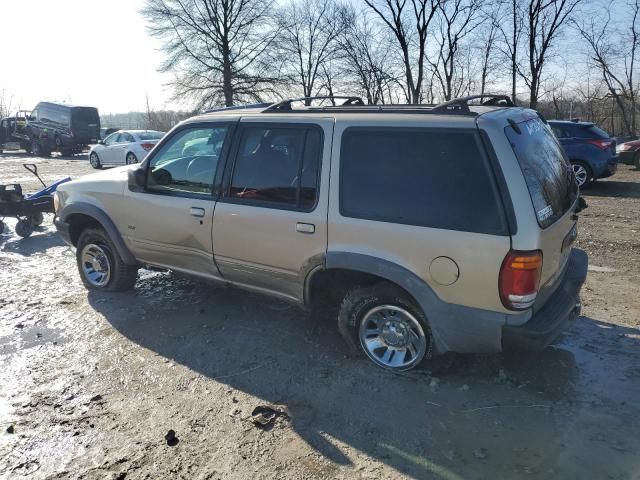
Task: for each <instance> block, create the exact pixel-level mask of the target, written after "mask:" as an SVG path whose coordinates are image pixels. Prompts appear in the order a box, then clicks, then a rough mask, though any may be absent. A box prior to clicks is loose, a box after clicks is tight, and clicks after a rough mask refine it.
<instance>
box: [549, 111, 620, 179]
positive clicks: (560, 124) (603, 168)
mask: <svg viewBox="0 0 640 480" xmlns="http://www.w3.org/2000/svg"><path fill="white" fill-rule="evenodd" d="M549 126H550V127H551V129H552V130H553V133H555V135H556V137H558V139H559V140H560V143H561V144H562V146H563V147H564V150H565V152H566V154H567V157H568V158H569V161H570V162H571V165H572V166H573V171H574V173H575V175H576V180H577V181H578V185H579V186H580V187H581V188H584V187H587V186H588V185H589V184H590V183H591V182H592V181H593V180H596V179H598V178H606V177H610V176H611V175H613V174H614V173H615V172H616V170H617V169H618V155H617V153H616V141H615V140H614V139H613V138H611V137H609V134H608V133H607V132H605V131H604V130H602V129H601V128H600V127H598V126H596V125H595V124H593V123H590V122H577V121H568V120H549Z"/></svg>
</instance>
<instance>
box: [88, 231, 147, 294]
mask: <svg viewBox="0 0 640 480" xmlns="http://www.w3.org/2000/svg"><path fill="white" fill-rule="evenodd" d="M76 260H77V264H78V272H79V273H80V278H81V279H82V283H84V285H85V287H87V288H88V289H91V290H101V291H107V292H121V291H125V290H130V289H132V288H133V286H134V285H135V283H136V279H137V277H138V266H137V265H127V264H126V263H124V261H123V260H122V257H120V254H118V250H117V249H116V247H115V245H114V243H113V242H112V241H111V238H109V235H108V234H107V232H105V231H104V230H103V229H102V228H88V229H86V230H84V231H83V232H82V233H81V234H80V237H79V238H78V244H77V245H76Z"/></svg>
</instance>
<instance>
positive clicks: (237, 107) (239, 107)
mask: <svg viewBox="0 0 640 480" xmlns="http://www.w3.org/2000/svg"><path fill="white" fill-rule="evenodd" d="M271 105H273V103H270V102H267V103H265V102H262V103H251V104H249V105H234V106H233V107H219V108H209V109H207V110H205V111H203V112H202V113H213V112H224V111H225V110H243V109H245V108H266V107H269V106H271Z"/></svg>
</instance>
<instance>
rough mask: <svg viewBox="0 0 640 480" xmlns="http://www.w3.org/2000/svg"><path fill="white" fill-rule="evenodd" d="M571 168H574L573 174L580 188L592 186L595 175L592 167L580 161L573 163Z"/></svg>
mask: <svg viewBox="0 0 640 480" xmlns="http://www.w3.org/2000/svg"><path fill="white" fill-rule="evenodd" d="M571 166H572V167H573V174H574V175H575V177H576V182H577V183H578V187H580V188H587V187H588V186H589V185H591V182H592V179H593V173H592V172H591V167H589V165H587V164H586V163H584V162H581V161H580V160H573V161H571Z"/></svg>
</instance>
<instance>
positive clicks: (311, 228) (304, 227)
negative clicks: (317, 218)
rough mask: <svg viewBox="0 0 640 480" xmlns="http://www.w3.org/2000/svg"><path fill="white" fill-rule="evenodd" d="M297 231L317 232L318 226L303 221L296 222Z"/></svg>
mask: <svg viewBox="0 0 640 480" xmlns="http://www.w3.org/2000/svg"><path fill="white" fill-rule="evenodd" d="M296 232H299V233H315V232H316V226H315V225H314V224H313V223H301V222H298V223H297V224H296Z"/></svg>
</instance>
